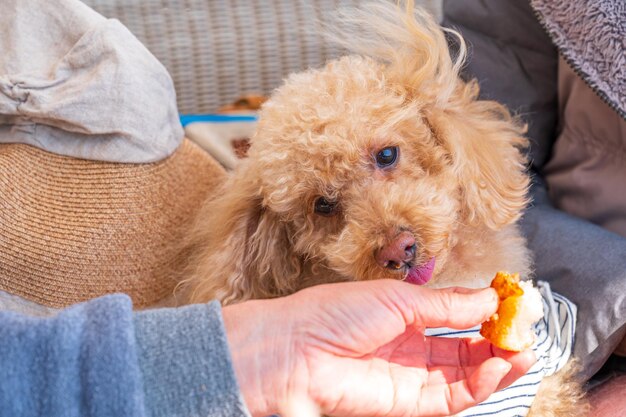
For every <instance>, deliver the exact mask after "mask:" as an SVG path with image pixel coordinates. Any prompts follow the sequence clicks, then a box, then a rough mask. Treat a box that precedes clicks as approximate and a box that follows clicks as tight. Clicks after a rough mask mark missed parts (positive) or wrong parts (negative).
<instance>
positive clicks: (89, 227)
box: [0, 140, 225, 307]
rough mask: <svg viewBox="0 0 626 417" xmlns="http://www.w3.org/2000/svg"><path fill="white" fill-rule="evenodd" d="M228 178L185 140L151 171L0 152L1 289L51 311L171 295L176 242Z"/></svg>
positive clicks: (21, 149)
mask: <svg viewBox="0 0 626 417" xmlns="http://www.w3.org/2000/svg"><path fill="white" fill-rule="evenodd" d="M224 175H225V174H224V171H223V169H222V168H221V166H220V165H219V164H217V163H216V162H215V161H214V160H213V159H212V158H211V157H210V156H208V154H206V153H205V152H204V151H202V150H201V149H200V148H199V147H198V146H197V145H194V144H192V143H191V142H190V141H189V140H185V141H184V142H183V144H182V145H181V146H180V148H179V149H178V150H177V151H176V152H175V153H174V154H173V155H172V156H170V157H169V158H167V159H165V160H163V161H161V162H157V163H151V164H118V163H106V162H95V161H87V160H81V159H75V158H69V157H65V156H60V155H56V154H51V153H48V152H45V151H42V150H40V149H37V148H34V147H31V146H28V145H21V144H11V145H0V290H3V291H7V292H9V293H12V294H16V295H20V296H22V297H25V298H27V299H29V300H32V301H36V302H39V303H42V304H45V305H47V306H51V307H63V306H67V305H70V304H73V303H76V302H79V301H83V300H86V299H89V298H93V297H97V296H100V295H103V294H107V293H112V292H123V293H126V294H129V295H130V296H131V297H132V298H133V301H134V303H135V306H136V307H145V306H149V305H152V304H154V303H155V302H157V301H159V300H161V299H163V298H164V297H167V296H168V295H170V294H171V293H172V291H173V289H174V286H175V285H176V282H175V281H174V279H173V278H172V276H171V273H170V272H169V271H172V270H175V269H176V268H177V263H179V262H181V261H182V260H181V259H177V256H176V245H175V243H176V242H177V241H178V240H179V239H180V238H181V237H182V236H183V234H184V233H185V232H186V229H187V227H188V226H189V225H190V223H191V221H192V220H193V216H194V215H195V214H196V212H197V209H198V208H199V206H200V204H201V203H202V201H203V200H204V199H205V198H206V197H207V195H208V194H209V193H210V192H211V191H212V190H214V188H215V186H216V185H217V184H219V183H220V182H221V181H222V179H223V177H224Z"/></svg>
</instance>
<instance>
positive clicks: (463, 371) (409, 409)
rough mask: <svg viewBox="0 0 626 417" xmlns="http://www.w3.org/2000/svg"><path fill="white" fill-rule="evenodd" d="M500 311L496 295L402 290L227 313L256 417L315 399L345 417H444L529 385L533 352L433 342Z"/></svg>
mask: <svg viewBox="0 0 626 417" xmlns="http://www.w3.org/2000/svg"><path fill="white" fill-rule="evenodd" d="M496 309H497V296H496V293H495V291H494V290H493V289H490V288H487V289H484V290H469V289H464V288H448V289H443V290H433V289H429V288H424V287H418V286H415V285H411V284H407V283H404V282H400V281H394V280H379V281H364V282H352V283H342V284H330V285H321V286H316V287H312V288H309V289H306V290H303V291H300V292H298V293H296V294H293V295H291V296H288V297H283V298H277V299H272V300H255V301H248V302H244V303H241V304H236V305H232V306H227V307H224V309H223V315H224V324H225V327H226V333H227V337H228V341H229V346H230V348H231V354H232V358H233V364H234V368H235V374H236V376H237V380H238V382H239V384H240V388H241V392H242V394H243V396H244V399H245V401H246V405H247V406H248V409H249V410H250V412H251V413H252V415H253V416H262V415H269V414H272V413H277V412H281V411H284V410H285V409H286V407H287V406H293V404H292V403H293V401H297V399H302V398H308V399H310V400H312V401H313V402H314V403H315V404H317V405H318V406H319V408H320V410H321V411H322V412H323V413H325V414H331V415H339V416H345V417H348V416H368V417H371V416H382V415H384V416H396V415H397V416H442V415H450V414H455V413H458V412H459V411H461V410H463V409H466V408H468V407H471V406H473V405H475V404H478V403H479V402H481V401H484V400H485V399H487V397H489V395H491V394H492V393H493V392H494V391H496V390H498V389H501V388H504V387H505V386H507V385H509V384H511V383H512V382H513V381H515V380H516V379H517V378H519V377H520V376H522V375H523V374H524V373H526V371H527V370H528V369H529V368H530V366H531V365H532V364H533V363H534V361H535V359H534V354H533V353H532V351H524V352H520V353H512V352H506V351H503V350H500V349H498V348H495V347H493V346H492V345H491V344H490V343H489V342H487V341H486V340H484V339H467V338H465V339H446V338H438V337H425V336H424V333H423V332H424V328H425V327H444V326H445V327H451V328H457V329H465V328H469V327H472V326H474V325H476V324H479V323H481V322H483V321H485V320H487V318H488V317H489V316H491V315H492V314H493V313H495V311H496Z"/></svg>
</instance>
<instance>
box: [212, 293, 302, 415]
mask: <svg viewBox="0 0 626 417" xmlns="http://www.w3.org/2000/svg"><path fill="white" fill-rule="evenodd" d="M281 303H283V300H282V299H273V300H253V301H247V302H244V303H240V304H235V305H231V306H225V307H223V309H222V315H223V318H224V328H225V329H226V336H227V340H228V345H229V348H230V352H231V358H232V362H233V368H234V371H235V376H236V378H237V382H238V384H239V389H240V391H241V394H242V396H243V398H244V401H245V403H246V406H247V407H248V410H249V412H250V414H252V416H267V415H270V414H275V413H278V412H279V408H280V404H281V403H282V402H283V401H284V399H285V397H286V391H287V387H288V385H289V382H288V378H289V376H290V372H289V370H288V369H287V368H286V367H288V366H289V362H290V360H293V359H294V358H293V357H291V355H290V354H289V346H290V345H291V340H290V339H291V338H292V337H293V332H291V331H290V330H289V329H285V326H288V324H287V322H288V320H284V318H285V316H284V314H282V315H281V313H280V311H281V309H280V304H281Z"/></svg>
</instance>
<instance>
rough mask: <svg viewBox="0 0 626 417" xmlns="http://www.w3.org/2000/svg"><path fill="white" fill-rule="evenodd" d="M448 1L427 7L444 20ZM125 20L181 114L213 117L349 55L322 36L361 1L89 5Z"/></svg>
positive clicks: (107, 1) (153, 0)
mask: <svg viewBox="0 0 626 417" xmlns="http://www.w3.org/2000/svg"><path fill="white" fill-rule="evenodd" d="M440 2H441V0H422V1H418V2H417V3H419V4H422V5H424V6H425V7H427V8H428V9H429V10H431V11H433V13H434V14H436V15H438V16H439V15H440V10H441V9H440ZM85 3H87V4H88V5H90V6H91V7H93V8H94V9H95V10H97V11H98V12H100V13H101V14H103V15H104V16H107V17H111V18H117V19H119V20H120V21H121V22H122V23H124V24H125V25H126V26H127V27H128V28H129V29H130V30H131V32H133V33H134V34H135V35H136V36H137V37H138V38H139V40H141V41H142V42H143V43H144V45H146V46H147V47H148V49H149V50H150V51H151V52H152V53H153V54H154V55H155V56H156V57H157V58H158V59H159V60H160V61H161V62H162V63H163V64H164V65H165V66H166V67H167V69H168V71H169V72H170V74H171V75H172V77H173V79H174V83H175V85H176V91H177V94H178V106H179V111H180V112H181V113H186V114H189V113H210V112H213V111H215V110H216V109H217V108H218V107H220V106H222V105H224V104H227V103H230V102H232V101H233V100H235V99H236V98H238V97H240V96H242V95H244V94H248V93H260V94H269V93H270V92H271V91H272V90H273V89H274V88H276V87H277V86H278V85H280V83H281V81H282V79H283V78H284V77H285V76H287V75H288V74H289V73H291V72H295V71H301V70H303V69H306V68H311V67H319V66H321V65H323V64H324V63H325V62H326V61H327V60H328V59H330V58H333V57H336V56H337V55H339V54H340V53H341V51H340V50H339V49H337V48H336V47H334V46H331V45H329V44H328V43H326V42H325V41H324V39H323V38H322V37H321V35H320V24H323V23H329V21H330V17H329V16H330V12H332V11H333V10H335V9H336V8H337V7H341V6H349V5H355V4H358V3H359V0H172V1H167V0H86V1H85Z"/></svg>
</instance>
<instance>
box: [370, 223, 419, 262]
mask: <svg viewBox="0 0 626 417" xmlns="http://www.w3.org/2000/svg"><path fill="white" fill-rule="evenodd" d="M416 250H417V245H416V241H415V237H414V236H413V234H412V233H410V232H406V231H405V232H401V233H399V234H398V235H397V236H396V237H394V238H393V239H392V240H391V241H390V242H389V243H387V244H386V245H384V246H383V247H382V248H380V249H379V250H378V251H377V252H376V254H375V257H376V262H377V263H378V265H380V266H382V267H383V268H387V269H393V270H395V269H400V268H402V267H403V266H405V265H406V264H407V263H411V262H412V261H413V260H414V259H415V252H416Z"/></svg>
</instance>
